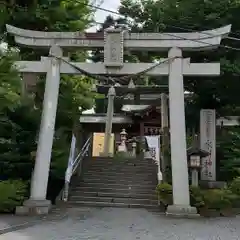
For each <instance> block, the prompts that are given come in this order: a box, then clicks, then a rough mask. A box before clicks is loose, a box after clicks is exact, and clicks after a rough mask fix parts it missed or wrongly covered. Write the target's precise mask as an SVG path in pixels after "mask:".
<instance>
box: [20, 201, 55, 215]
mask: <svg viewBox="0 0 240 240" xmlns="http://www.w3.org/2000/svg"><path fill="white" fill-rule="evenodd" d="M50 209H51V201H49V200H32V199H28V200H26V201H25V202H24V203H23V206H19V207H16V215H46V214H48V213H49V211H50Z"/></svg>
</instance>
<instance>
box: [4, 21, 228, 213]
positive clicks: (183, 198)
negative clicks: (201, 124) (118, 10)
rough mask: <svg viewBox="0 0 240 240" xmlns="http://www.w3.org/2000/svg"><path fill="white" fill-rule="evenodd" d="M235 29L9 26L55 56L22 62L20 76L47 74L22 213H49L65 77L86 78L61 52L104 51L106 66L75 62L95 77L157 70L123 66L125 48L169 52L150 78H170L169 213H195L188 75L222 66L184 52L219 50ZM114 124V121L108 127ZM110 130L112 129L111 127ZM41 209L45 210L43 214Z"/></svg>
mask: <svg viewBox="0 0 240 240" xmlns="http://www.w3.org/2000/svg"><path fill="white" fill-rule="evenodd" d="M230 30H231V25H228V26H225V27H222V28H218V29H214V30H210V31H203V32H195V33H169V34H168V33H163V34H161V33H130V32H127V31H123V30H121V29H107V30H106V31H105V33H104V35H103V33H79V32H72V33H71V32H69V33H67V32H63V33H61V32H39V31H30V30H23V29H19V28H15V27H13V26H9V25H7V31H8V32H9V33H10V34H12V35H14V37H15V41H16V42H17V43H18V44H21V45H25V46H28V47H31V48H48V49H50V53H51V55H52V56H56V57H58V58H54V57H47V58H42V59H41V61H37V62H36V61H20V62H16V66H17V67H18V68H19V70H20V72H23V73H26V72H28V73H29V72H30V73H47V78H46V87H45V94H44V103H43V115H42V123H41V129H40V136H39V143H38V149H37V156H36V163H35V168H34V174H33V178H32V189H31V196H30V199H29V200H28V201H27V202H26V203H25V204H24V207H23V208H22V210H23V211H25V210H28V209H29V208H33V207H35V209H36V210H37V212H38V213H41V212H47V211H48V207H49V204H50V203H49V202H47V201H46V189H47V181H48V174H49V167H50V159H51V149H52V141H53V134H54V126H55V116H56V109H57V99H58V90H59V80H60V73H67V74H81V73H79V72H78V71H77V70H76V69H75V68H74V67H72V66H70V65H69V64H67V63H65V62H63V61H61V59H60V58H61V57H62V50H61V48H62V49H67V48H85V49H86V48H89V49H93V48H101V47H102V48H104V62H103V63H72V64H75V65H76V66H78V67H79V68H81V69H83V70H85V71H88V72H89V73H91V74H102V75H103V74H109V73H110V74H114V75H134V74H136V73H138V72H141V71H142V70H145V69H147V68H149V67H150V66H154V65H155V64H153V63H124V60H123V53H124V49H125V48H127V49H129V50H141V51H159V52H161V51H162V52H163V51H164V52H166V51H167V52H168V57H169V58H170V59H171V60H169V61H168V62H165V63H163V64H161V65H159V66H157V67H155V68H153V69H151V70H150V71H148V72H147V73H146V74H147V75H148V76H169V104H170V136H171V163H172V183H173V205H172V206H169V207H168V210H167V214H173V215H195V214H196V213H197V212H196V209H195V208H193V207H191V206H190V198H189V184H188V166H187V156H186V126H185V110H184V84H183V77H184V76H196V77H197V76H217V75H219V74H220V64H219V63H190V59H183V58H182V51H185V50H186V51H201V50H209V49H216V48H218V46H219V45H220V42H221V39H222V38H224V37H226V36H227V35H228V33H229V32H230ZM109 124H110V125H111V123H109ZM108 129H110V130H111V127H110V128H108ZM39 211H40V212H39Z"/></svg>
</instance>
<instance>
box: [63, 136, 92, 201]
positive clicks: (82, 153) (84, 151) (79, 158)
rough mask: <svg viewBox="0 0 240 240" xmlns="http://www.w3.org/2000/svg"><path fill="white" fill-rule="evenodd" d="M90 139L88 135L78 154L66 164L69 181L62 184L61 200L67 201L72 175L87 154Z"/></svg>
mask: <svg viewBox="0 0 240 240" xmlns="http://www.w3.org/2000/svg"><path fill="white" fill-rule="evenodd" d="M91 139H92V137H89V138H88V139H87V141H86V142H85V144H84V145H83V147H82V149H81V150H80V152H79V154H78V155H77V157H76V158H75V159H74V161H73V162H72V163H71V164H70V165H68V167H67V170H66V174H69V175H70V176H69V181H65V184H64V189H63V192H62V200H63V201H64V202H67V201H68V193H69V184H70V182H71V178H72V176H73V175H74V174H75V172H76V170H77V169H78V168H79V167H81V166H80V165H81V164H82V160H83V158H84V157H85V156H86V155H87V153H88V150H89V147H90V146H91Z"/></svg>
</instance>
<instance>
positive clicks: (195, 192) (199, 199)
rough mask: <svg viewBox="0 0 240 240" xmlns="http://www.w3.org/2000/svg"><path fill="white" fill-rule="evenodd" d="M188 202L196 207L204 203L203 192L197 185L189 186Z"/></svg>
mask: <svg viewBox="0 0 240 240" xmlns="http://www.w3.org/2000/svg"><path fill="white" fill-rule="evenodd" d="M189 190H190V203H191V205H192V206H194V207H196V208H200V207H203V206H204V205H205V202H204V196H203V192H202V190H201V189H200V188H199V187H193V186H190V189H189Z"/></svg>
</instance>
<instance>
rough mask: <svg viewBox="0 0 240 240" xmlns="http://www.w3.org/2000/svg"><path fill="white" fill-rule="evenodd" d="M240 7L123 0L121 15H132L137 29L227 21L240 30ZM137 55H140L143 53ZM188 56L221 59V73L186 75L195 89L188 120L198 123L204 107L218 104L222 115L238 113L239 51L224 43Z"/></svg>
mask: <svg viewBox="0 0 240 240" xmlns="http://www.w3.org/2000/svg"><path fill="white" fill-rule="evenodd" d="M239 11H240V2H239V1H238V0H230V1H225V0H214V1H202V0H193V1H188V0H182V1H177V0H161V1H155V0H139V1H132V0H122V1H121V6H120V8H119V12H120V13H121V14H122V15H124V16H127V17H129V18H130V19H131V21H129V22H128V25H129V27H130V29H131V30H132V31H134V32H188V31H189V32H191V31H200V30H201V31H202V30H206V29H214V28H217V27H221V26H224V25H228V24H232V31H233V32H240V24H239V21H238V14H239ZM235 37H236V36H235ZM223 45H229V46H232V47H235V48H240V44H239V41H231V40H224V41H223ZM154 55H156V53H147V54H144V57H145V59H146V57H147V58H148V59H151V58H152V57H153V56H154ZM137 56H138V57H139V59H141V58H142V56H143V54H142V53H137ZM185 56H186V57H191V60H192V62H216V61H220V62H221V76H220V77H217V78H206V77H204V78H186V79H185V89H186V90H187V91H190V92H193V93H194V94H193V97H192V98H191V99H190V102H189V103H188V107H187V114H188V116H189V118H188V119H192V121H190V122H189V124H192V125H194V123H196V125H198V117H199V114H198V112H199V110H200V109H201V108H216V110H217V113H218V114H221V115H224V114H226V113H227V114H229V113H230V114H232V115H233V114H238V113H239V112H238V110H239V109H238V108H237V106H239V104H240V101H239V97H238V93H239V91H240V84H239V83H238V79H239V74H240V72H239V69H240V68H239V67H240V61H239V58H240V51H236V50H230V49H225V48H224V47H222V48H219V49H218V50H214V51H211V52H199V53H196V52H194V53H185ZM141 61H143V60H142V59H141ZM229 110H230V111H229Z"/></svg>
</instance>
